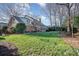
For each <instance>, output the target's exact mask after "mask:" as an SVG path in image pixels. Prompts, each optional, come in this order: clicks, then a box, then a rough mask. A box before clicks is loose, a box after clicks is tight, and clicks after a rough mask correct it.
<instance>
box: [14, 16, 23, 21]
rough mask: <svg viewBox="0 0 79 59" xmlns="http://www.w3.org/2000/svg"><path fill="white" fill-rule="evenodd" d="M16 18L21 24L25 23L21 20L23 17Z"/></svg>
mask: <svg viewBox="0 0 79 59" xmlns="http://www.w3.org/2000/svg"><path fill="white" fill-rule="evenodd" d="M14 17H15V19H16V20H17V21H18V22H19V23H24V22H23V20H22V19H21V18H22V17H17V16H14Z"/></svg>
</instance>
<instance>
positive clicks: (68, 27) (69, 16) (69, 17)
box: [59, 3, 73, 34]
mask: <svg viewBox="0 0 79 59" xmlns="http://www.w3.org/2000/svg"><path fill="white" fill-rule="evenodd" d="M59 5H64V6H65V7H66V8H67V11H68V25H67V32H68V34H72V31H71V29H72V28H71V8H72V6H73V4H72V3H64V4H59Z"/></svg>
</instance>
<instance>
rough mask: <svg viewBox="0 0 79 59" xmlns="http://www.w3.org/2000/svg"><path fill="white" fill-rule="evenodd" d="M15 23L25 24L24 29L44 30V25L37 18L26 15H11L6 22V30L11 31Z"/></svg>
mask: <svg viewBox="0 0 79 59" xmlns="http://www.w3.org/2000/svg"><path fill="white" fill-rule="evenodd" d="M17 23H24V24H25V25H26V31H28V32H32V31H46V26H45V25H44V24H42V23H41V22H40V21H38V20H37V19H35V18H33V17H31V16H28V15H26V16H25V17H18V16H12V17H11V18H10V20H9V23H8V31H11V29H12V28H14V27H15V26H16V25H17Z"/></svg>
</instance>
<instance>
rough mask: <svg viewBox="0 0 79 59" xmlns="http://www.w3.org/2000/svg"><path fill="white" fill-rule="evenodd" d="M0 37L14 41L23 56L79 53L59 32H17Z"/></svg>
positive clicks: (2, 39)
mask: <svg viewBox="0 0 79 59" xmlns="http://www.w3.org/2000/svg"><path fill="white" fill-rule="evenodd" d="M0 38H1V40H0V41H7V42H13V43H14V44H15V45H16V46H17V47H18V53H19V55H21V56H28V55H30V56H32V55H33V56H45V55H46V56H61V55H62V56H64V55H66V56H69V55H70V56H72V55H79V49H78V48H73V47H71V46H70V45H68V44H66V43H65V42H64V40H63V39H62V38H61V37H59V33H58V32H38V33H29V34H19V35H17V34H15V35H9V36H5V37H0ZM4 38H5V39H4Z"/></svg>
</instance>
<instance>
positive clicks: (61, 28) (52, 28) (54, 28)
mask: <svg viewBox="0 0 79 59" xmlns="http://www.w3.org/2000/svg"><path fill="white" fill-rule="evenodd" d="M46 31H47V32H49V31H65V32H67V28H66V27H49V28H48V29H47V30H46ZM71 31H72V30H71ZM77 32H78V30H77V28H76V27H74V28H73V33H77Z"/></svg>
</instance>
